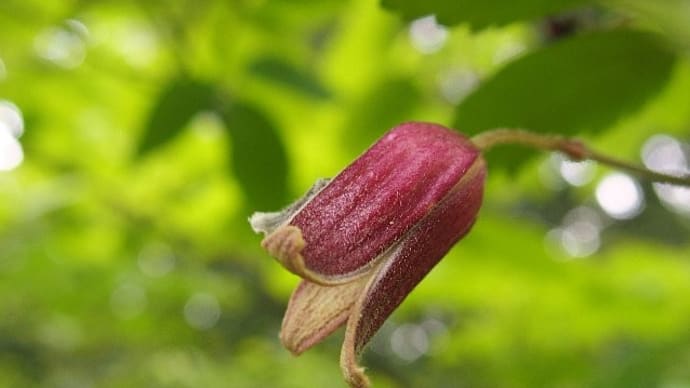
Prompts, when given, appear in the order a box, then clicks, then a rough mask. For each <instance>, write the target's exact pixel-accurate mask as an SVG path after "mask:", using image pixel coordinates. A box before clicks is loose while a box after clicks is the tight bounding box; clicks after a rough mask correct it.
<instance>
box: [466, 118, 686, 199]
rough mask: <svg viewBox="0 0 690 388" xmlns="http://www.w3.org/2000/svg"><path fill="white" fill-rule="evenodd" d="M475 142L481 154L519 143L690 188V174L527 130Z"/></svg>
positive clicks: (503, 131) (499, 132) (495, 133)
mask: <svg viewBox="0 0 690 388" xmlns="http://www.w3.org/2000/svg"><path fill="white" fill-rule="evenodd" d="M472 142H473V143H474V144H475V145H476V146H477V147H478V148H479V149H481V150H482V151H487V150H489V149H491V148H493V147H494V146H497V145H501V144H520V145H523V146H527V147H532V148H536V149H540V150H545V151H560V152H562V153H564V154H566V155H567V156H568V157H569V158H571V159H573V160H576V161H579V160H594V161H596V162H599V163H601V164H604V165H607V166H611V167H614V168H617V169H619V170H623V171H627V172H630V173H632V174H635V175H637V176H639V177H641V178H645V179H648V180H650V181H654V182H661V183H670V184H674V185H681V186H690V175H685V176H674V175H668V174H663V173H660V172H656V171H652V170H649V169H647V168H645V167H642V166H640V165H634V164H631V163H629V162H626V161H623V160H618V159H615V158H612V157H609V156H607V155H604V154H601V153H598V152H596V151H593V150H591V149H589V147H587V146H586V145H585V144H584V143H582V142H580V141H579V140H575V139H570V138H566V137H563V136H558V135H541V134H537V133H534V132H529V131H526V130H524V129H511V128H499V129H492V130H489V131H485V132H482V133H480V134H478V135H476V136H474V137H473V138H472Z"/></svg>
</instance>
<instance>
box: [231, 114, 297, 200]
mask: <svg viewBox="0 0 690 388" xmlns="http://www.w3.org/2000/svg"><path fill="white" fill-rule="evenodd" d="M222 117H223V121H224V122H225V126H226V128H227V130H228V132H229V133H230V136H231V137H232V144H233V149H232V160H231V163H232V168H233V170H234V173H235V176H236V177H237V180H238V181H239V183H240V185H241V186H242V189H243V190H244V192H245V194H246V196H247V199H248V201H249V205H250V206H251V207H253V208H254V209H257V210H258V209H264V210H271V209H277V208H279V207H280V206H283V205H284V204H285V200H286V198H287V173H288V161H287V156H286V153H285V148H284V146H283V142H282V141H281V139H280V136H279V135H278V130H277V128H276V127H275V126H274V125H273V123H272V122H271V121H270V120H269V119H268V118H267V117H266V115H265V114H264V113H263V112H261V111H260V110H258V109H257V108H256V107H254V106H252V105H249V104H246V103H241V102H239V103H238V102H235V103H233V104H232V105H231V106H230V107H228V108H227V110H226V111H225V112H223V114H222Z"/></svg>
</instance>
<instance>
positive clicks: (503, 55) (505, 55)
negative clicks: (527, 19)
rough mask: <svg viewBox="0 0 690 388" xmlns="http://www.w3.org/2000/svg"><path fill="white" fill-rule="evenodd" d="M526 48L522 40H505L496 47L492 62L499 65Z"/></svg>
mask: <svg viewBox="0 0 690 388" xmlns="http://www.w3.org/2000/svg"><path fill="white" fill-rule="evenodd" d="M525 50H527V47H526V46H525V45H524V44H523V43H522V42H507V43H504V44H502V45H501V46H499V47H498V48H497V49H496V52H495V53H494V58H493V59H494V64H496V65H500V64H502V63H506V62H508V61H510V60H511V59H513V58H515V57H517V56H518V55H520V54H522V53H523V52H525Z"/></svg>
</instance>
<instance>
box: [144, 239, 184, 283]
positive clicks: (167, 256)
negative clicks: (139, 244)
mask: <svg viewBox="0 0 690 388" xmlns="http://www.w3.org/2000/svg"><path fill="white" fill-rule="evenodd" d="M137 264H139V269H140V270H141V272H143V273H144V274H145V275H147V276H150V277H153V278H158V277H161V276H164V275H166V274H168V273H169V272H170V271H172V270H173V269H174V268H175V253H174V252H173V251H172V249H170V247H169V246H168V245H165V244H161V243H153V244H150V245H147V246H146V247H144V249H142V250H141V252H139V257H138V259H137Z"/></svg>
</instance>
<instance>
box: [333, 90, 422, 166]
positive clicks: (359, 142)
mask: <svg viewBox="0 0 690 388" xmlns="http://www.w3.org/2000/svg"><path fill="white" fill-rule="evenodd" d="M421 100H422V94H421V92H420V91H419V89H418V88H417V87H416V86H415V85H414V84H413V83H412V82H410V80H409V79H407V78H402V77H400V78H393V79H388V80H383V81H381V83H380V84H378V85H375V86H374V87H373V88H372V89H371V90H370V91H369V92H368V93H367V94H366V95H365V96H363V97H362V99H361V100H360V101H359V103H358V104H356V105H355V106H354V107H352V108H351V109H350V111H351V114H350V115H349V117H348V120H347V121H346V123H345V130H344V131H343V134H344V138H343V144H345V145H347V146H349V148H350V149H351V150H352V152H353V153H354V154H355V155H357V154H359V153H361V152H362V150H363V149H366V148H367V147H369V146H370V145H371V144H372V143H373V142H374V141H376V139H378V138H379V137H381V136H382V135H383V133H384V132H385V131H387V130H389V129H391V128H393V127H394V126H396V125H398V124H400V123H402V122H405V121H410V120H411V119H412V118H413V112H414V109H415V108H416V107H417V106H418V105H419V103H420V101H421Z"/></svg>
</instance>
